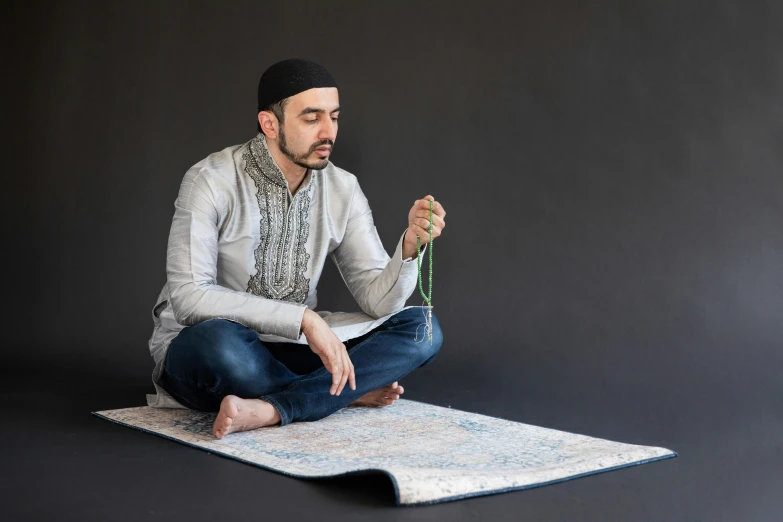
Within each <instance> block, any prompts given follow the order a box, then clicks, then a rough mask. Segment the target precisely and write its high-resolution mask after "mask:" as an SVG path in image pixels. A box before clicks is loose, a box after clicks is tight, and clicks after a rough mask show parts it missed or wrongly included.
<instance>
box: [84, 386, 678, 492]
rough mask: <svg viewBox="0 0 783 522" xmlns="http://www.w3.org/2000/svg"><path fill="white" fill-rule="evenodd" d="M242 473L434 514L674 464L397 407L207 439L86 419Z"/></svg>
mask: <svg viewBox="0 0 783 522" xmlns="http://www.w3.org/2000/svg"><path fill="white" fill-rule="evenodd" d="M92 414H93V415H96V416H98V417H100V418H104V419H107V420H110V421H113V422H116V423H119V424H122V425H125V426H130V427H132V428H136V429H139V430H143V431H147V432H149V433H153V434H155V435H160V436H161V437H166V438H169V439H172V440H176V441H178V442H182V443H184V444H187V445H190V446H194V447H197V448H201V449H204V450H207V451H209V452H211V453H217V454H220V455H224V456H226V457H229V458H232V459H236V460H239V461H242V462H246V463H248V464H252V465H255V466H259V467H262V468H266V469H270V470H273V471H277V472H279V473H284V474H286V475H291V476H294V477H299V478H314V477H332V476H336V475H343V474H346V473H351V472H357V471H363V470H378V471H381V472H385V473H386V474H387V475H388V476H389V477H390V478H391V479H392V482H393V483H394V488H395V493H396V497H397V505H406V506H409V505H417V504H435V503H438V502H445V501H450V500H458V499H462V498H467V497H473V496H478V495H490V494H495V493H502V492H506V491H513V490H519V489H527V488H532V487H537V486H543V485H546V484H552V483H554V482H562V481H565V480H570V479H574V478H578V477H582V476H585V475H591V474H594V473H601V472H604V471H612V470H615V469H619V468H624V467H627V466H633V465H637V464H645V463H647V462H652V461H655V460H660V459H666V458H670V457H676V456H677V454H676V453H675V452H673V451H671V450H668V449H665V448H659V447H652V446H638V445H632V444H623V443H619V442H613V441H609V440H604V439H597V438H593V437H587V436H584V435H577V434H573V433H568V432H564V431H557V430H552V429H547V428H541V427H538V426H532V425H529V424H523V423H519V422H512V421H507V420H503V419H497V418H494V417H488V416H486V415H480V414H476V413H470V412H465V411H460V410H457V409H453V408H444V407H441V406H433V405H431V404H427V403H424V402H418V401H413V400H409V399H399V400H397V401H396V402H395V404H393V405H392V406H387V407H383V408H366V407H348V408H343V409H342V410H340V411H338V412H336V413H334V414H332V415H330V416H329V417H326V418H324V419H321V420H320V421H317V422H293V423H291V424H288V425H286V426H282V427H281V426H271V427H267V428H261V429H258V430H253V431H246V432H239V433H232V434H229V435H228V436H226V437H224V438H223V439H219V440H218V439H215V438H214V437H213V436H212V423H213V421H214V419H215V416H216V414H215V413H201V412H197V411H192V410H183V409H165V408H150V407H148V406H142V407H135V408H124V409H118V410H106V411H98V412H92Z"/></svg>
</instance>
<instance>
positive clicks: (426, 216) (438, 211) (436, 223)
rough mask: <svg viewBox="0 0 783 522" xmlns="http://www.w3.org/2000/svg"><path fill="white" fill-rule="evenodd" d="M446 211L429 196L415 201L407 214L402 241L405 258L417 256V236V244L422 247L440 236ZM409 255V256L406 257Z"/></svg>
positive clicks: (444, 222)
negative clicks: (417, 241) (406, 225)
mask: <svg viewBox="0 0 783 522" xmlns="http://www.w3.org/2000/svg"><path fill="white" fill-rule="evenodd" d="M430 200H432V201H433V203H432V237H430V233H429V229H430ZM445 218H446V210H445V209H444V208H443V205H441V204H440V203H438V202H437V201H435V198H433V197H432V196H430V195H427V196H424V199H417V200H416V202H415V203H413V206H412V207H411V210H410V212H408V230H406V231H405V239H404V240H403V243H404V244H403V247H405V248H404V250H403V254H404V255H405V258H408V257H414V256H415V255H418V252H416V236H419V244H420V245H424V244H426V243H429V242H430V241H431V240H432V239H434V238H436V237H438V236H440V235H441V234H442V233H443V229H444V228H446V219H445ZM407 254H410V255H407Z"/></svg>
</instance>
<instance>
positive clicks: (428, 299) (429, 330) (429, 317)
mask: <svg viewBox="0 0 783 522" xmlns="http://www.w3.org/2000/svg"><path fill="white" fill-rule="evenodd" d="M432 203H433V200H430V229H429V234H430V251H429V257H430V261H429V262H430V274H429V279H430V287H429V289H428V294H429V295H425V294H424V288H423V287H422V284H421V256H419V255H418V254H417V255H416V266H417V267H418V280H419V292H420V293H421V296H422V297H423V298H424V300H425V301H426V302H427V323H426V327H425V331H426V333H427V336H428V337H429V339H430V343H432V308H433V306H432V247H433V243H434V241H433V237H432ZM420 251H421V241H420V238H419V236H418V234H417V235H416V252H417V253H418V252H420Z"/></svg>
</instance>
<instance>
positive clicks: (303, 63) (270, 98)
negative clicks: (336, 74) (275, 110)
mask: <svg viewBox="0 0 783 522" xmlns="http://www.w3.org/2000/svg"><path fill="white" fill-rule="evenodd" d="M316 87H337V82H335V81H334V78H332V75H331V74H329V71H327V70H326V69H325V68H324V67H323V66H321V65H318V64H317V63H315V62H311V61H309V60H299V59H296V58H291V59H288V60H283V61H282V62H277V63H276V64H273V65H270V66H269V68H268V69H267V70H266V71H264V74H262V75H261V80H260V81H259V82H258V110H259V111H262V110H264V109H266V108H267V107H268V106H269V105H270V104H272V103H275V102H278V101H280V100H283V99H285V98H288V97H289V96H294V95H295V94H299V93H300V92H303V91H306V90H308V89H314V88H316Z"/></svg>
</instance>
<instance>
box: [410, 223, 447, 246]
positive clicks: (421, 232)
mask: <svg viewBox="0 0 783 522" xmlns="http://www.w3.org/2000/svg"><path fill="white" fill-rule="evenodd" d="M410 228H411V229H413V233H414V234H416V235H417V236H419V237H420V238H421V240H422V241H424V242H425V243H428V242H429V241H430V239H431V238H430V233H429V229H428V228H423V227H421V226H419V225H417V224H416V223H414V224H413V225H411V226H410ZM438 236H440V230H438V228H437V227H432V237H438Z"/></svg>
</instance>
